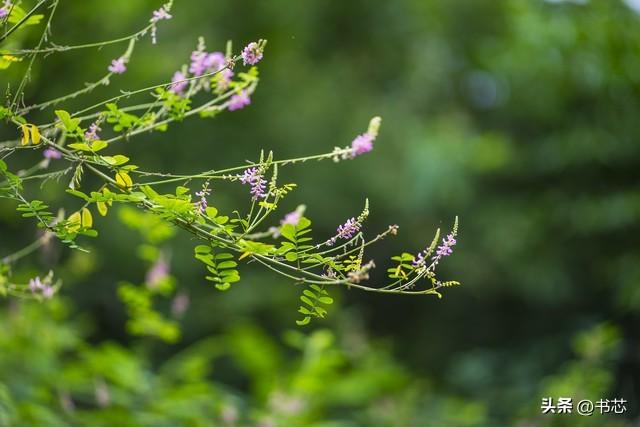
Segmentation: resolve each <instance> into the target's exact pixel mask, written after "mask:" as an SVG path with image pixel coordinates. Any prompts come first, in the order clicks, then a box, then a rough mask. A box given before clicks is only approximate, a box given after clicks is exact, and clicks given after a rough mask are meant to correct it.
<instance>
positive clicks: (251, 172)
mask: <svg viewBox="0 0 640 427" xmlns="http://www.w3.org/2000/svg"><path fill="white" fill-rule="evenodd" d="M238 177H239V178H240V182H242V183H243V184H249V185H250V186H251V196H252V197H251V199H252V200H254V201H255V200H258V199H264V198H266V197H267V194H266V193H265V190H266V186H267V181H266V180H265V179H264V178H263V177H262V173H260V171H259V170H258V168H249V169H247V170H245V171H244V173H243V174H242V175H238Z"/></svg>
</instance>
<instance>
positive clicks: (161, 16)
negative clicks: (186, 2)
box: [149, 3, 172, 44]
mask: <svg viewBox="0 0 640 427" xmlns="http://www.w3.org/2000/svg"><path fill="white" fill-rule="evenodd" d="M170 8H171V6H170V4H169V3H167V4H165V5H164V6H162V7H161V8H160V9H158V10H154V11H153V16H152V17H151V19H149V22H150V23H151V43H153V44H156V41H157V39H156V35H157V32H158V28H157V24H158V22H160V21H162V20H168V19H171V18H172V16H171V15H169V9H170Z"/></svg>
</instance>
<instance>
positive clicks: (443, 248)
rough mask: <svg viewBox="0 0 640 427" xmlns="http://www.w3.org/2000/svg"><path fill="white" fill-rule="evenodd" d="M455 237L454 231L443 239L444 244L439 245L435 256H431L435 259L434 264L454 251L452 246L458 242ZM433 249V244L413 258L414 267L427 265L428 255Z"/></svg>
mask: <svg viewBox="0 0 640 427" xmlns="http://www.w3.org/2000/svg"><path fill="white" fill-rule="evenodd" d="M455 237H456V234H455V232H454V233H449V234H448V235H447V237H446V238H444V239H442V244H441V245H440V246H438V248H437V249H436V254H435V255H434V256H433V257H431V260H432V261H433V265H436V264H438V262H439V261H440V260H441V259H442V258H443V257H446V256H449V255H451V254H452V253H453V249H452V247H453V246H455V244H456V239H455ZM432 250H433V246H432V247H431V248H428V249H425V250H424V251H422V252H420V253H419V254H418V255H417V256H416V257H415V258H414V260H413V267H414V268H420V267H425V266H426V265H427V257H428V256H429V254H430V253H431V251H432Z"/></svg>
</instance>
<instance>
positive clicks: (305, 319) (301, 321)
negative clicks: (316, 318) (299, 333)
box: [296, 316, 311, 326]
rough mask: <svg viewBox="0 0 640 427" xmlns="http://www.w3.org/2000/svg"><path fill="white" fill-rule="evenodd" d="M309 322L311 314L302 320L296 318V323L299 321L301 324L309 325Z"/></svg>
mask: <svg viewBox="0 0 640 427" xmlns="http://www.w3.org/2000/svg"><path fill="white" fill-rule="evenodd" d="M309 322H311V317H310V316H307V317H305V318H304V319H302V320H296V323H297V324H298V325H299V326H304V325H308V324H309Z"/></svg>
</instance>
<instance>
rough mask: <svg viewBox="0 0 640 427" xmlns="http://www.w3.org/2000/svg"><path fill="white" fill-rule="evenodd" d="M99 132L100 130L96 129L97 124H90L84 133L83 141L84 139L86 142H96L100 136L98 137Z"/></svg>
mask: <svg viewBox="0 0 640 427" xmlns="http://www.w3.org/2000/svg"><path fill="white" fill-rule="evenodd" d="M101 130H102V129H100V128H99V127H98V124H97V123H91V126H89V130H88V131H86V132H85V133H84V139H86V140H87V141H96V140H98V139H100V135H98V132H100V131H101Z"/></svg>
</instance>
